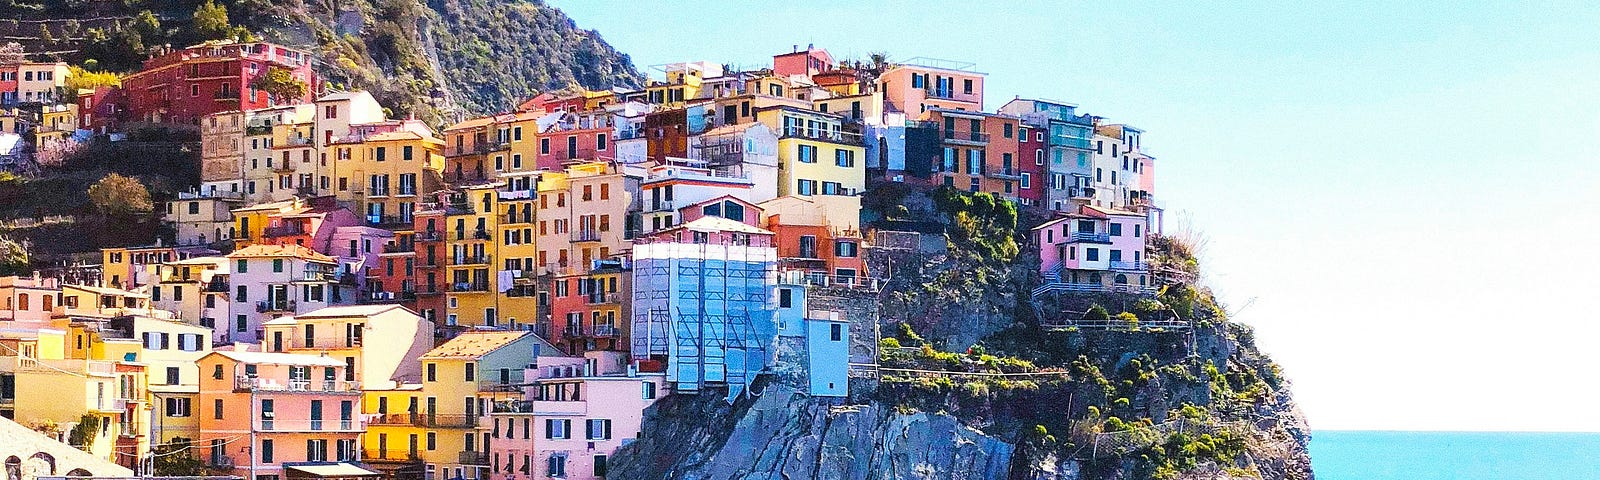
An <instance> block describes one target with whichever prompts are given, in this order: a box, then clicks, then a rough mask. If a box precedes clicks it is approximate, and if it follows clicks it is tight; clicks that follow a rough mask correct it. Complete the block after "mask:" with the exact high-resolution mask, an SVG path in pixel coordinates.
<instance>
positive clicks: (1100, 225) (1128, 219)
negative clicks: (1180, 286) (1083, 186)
mask: <svg viewBox="0 0 1600 480" xmlns="http://www.w3.org/2000/svg"><path fill="white" fill-rule="evenodd" d="M1148 233H1149V227H1148V225H1147V224H1146V221H1145V215H1144V214H1142V213H1136V212H1129V211H1124V210H1112V209H1110V208H1105V207H1096V206H1091V205H1080V206H1079V207H1078V210H1077V212H1074V213H1069V214H1066V215H1063V216H1061V217H1060V218H1057V219H1055V220H1051V221H1049V222H1045V223H1044V224H1042V225H1039V226H1038V227H1034V229H1033V240H1034V242H1035V244H1037V245H1039V273H1040V274H1041V275H1043V276H1044V278H1045V287H1048V288H1050V289H1055V290H1064V291H1123V292H1135V293H1142V292H1148V291H1151V290H1152V289H1153V288H1154V286H1153V285H1152V284H1151V282H1150V272H1149V268H1148V266H1146V265H1145V262H1144V247H1145V240H1146V238H1148V236H1147V234H1148Z"/></svg>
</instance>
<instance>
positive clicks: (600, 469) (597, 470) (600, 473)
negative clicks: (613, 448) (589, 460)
mask: <svg viewBox="0 0 1600 480" xmlns="http://www.w3.org/2000/svg"><path fill="white" fill-rule="evenodd" d="M606 470H607V469H606V456H605V455H595V456H594V476H596V477H600V478H605V476H606Z"/></svg>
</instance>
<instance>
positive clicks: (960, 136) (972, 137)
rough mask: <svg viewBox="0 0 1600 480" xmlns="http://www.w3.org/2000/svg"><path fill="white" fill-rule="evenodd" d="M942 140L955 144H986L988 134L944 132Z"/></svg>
mask: <svg viewBox="0 0 1600 480" xmlns="http://www.w3.org/2000/svg"><path fill="white" fill-rule="evenodd" d="M944 139H945V140H951V141H956V142H974V143H988V142H989V134H987V133H984V132H972V131H961V130H945V131H944Z"/></svg>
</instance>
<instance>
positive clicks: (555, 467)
mask: <svg viewBox="0 0 1600 480" xmlns="http://www.w3.org/2000/svg"><path fill="white" fill-rule="evenodd" d="M545 474H547V475H548V476H551V477H556V478H561V477H566V476H567V457H566V455H551V456H550V459H549V461H547V462H545Z"/></svg>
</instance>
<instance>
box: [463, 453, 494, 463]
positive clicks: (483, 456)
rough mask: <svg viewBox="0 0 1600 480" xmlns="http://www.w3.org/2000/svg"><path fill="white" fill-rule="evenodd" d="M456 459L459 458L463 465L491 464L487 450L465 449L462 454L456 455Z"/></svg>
mask: <svg viewBox="0 0 1600 480" xmlns="http://www.w3.org/2000/svg"><path fill="white" fill-rule="evenodd" d="M456 459H457V460H458V463H460V464H462V465H488V464H489V454H488V453H487V452H472V451H463V452H461V454H460V455H458V456H456Z"/></svg>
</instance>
